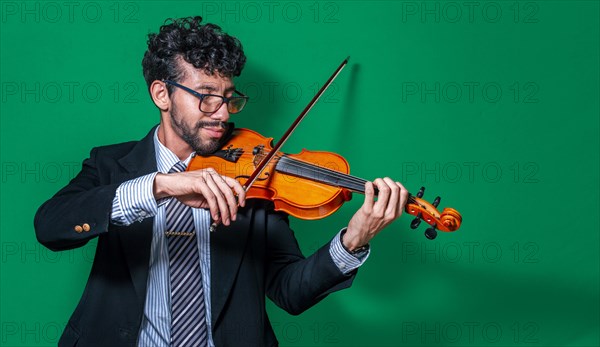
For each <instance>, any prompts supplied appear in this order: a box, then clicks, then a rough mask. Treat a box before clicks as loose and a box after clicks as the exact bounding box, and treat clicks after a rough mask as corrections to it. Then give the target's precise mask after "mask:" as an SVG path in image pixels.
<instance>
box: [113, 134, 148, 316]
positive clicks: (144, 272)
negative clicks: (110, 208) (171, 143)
mask: <svg viewBox="0 0 600 347" xmlns="http://www.w3.org/2000/svg"><path fill="white" fill-rule="evenodd" d="M155 129H156V127H154V128H152V130H150V132H149V133H148V135H146V137H144V138H143V139H142V140H141V141H139V142H138V143H137V144H136V145H135V146H134V147H133V148H132V150H131V151H130V152H129V153H128V154H127V155H125V156H124V157H123V158H121V159H119V160H118V162H119V164H120V165H121V166H122V167H123V169H124V170H123V171H120V172H116V173H115V174H114V177H113V181H114V182H125V181H128V180H130V179H134V178H137V177H140V176H143V175H147V174H149V173H151V172H155V171H156V170H157V168H156V154H155V150H154V131H155ZM153 223H154V218H146V219H144V220H143V221H142V222H141V223H134V224H133V225H131V226H130V227H128V228H127V230H120V232H118V235H119V238H120V240H121V245H122V249H123V253H124V254H125V258H126V259H127V266H128V267H129V273H130V274H131V279H132V281H133V285H134V287H135V291H136V293H137V294H138V297H139V298H140V302H141V305H142V307H143V305H144V301H145V298H146V287H147V281H148V270H149V263H150V247H151V243H152V224H153Z"/></svg>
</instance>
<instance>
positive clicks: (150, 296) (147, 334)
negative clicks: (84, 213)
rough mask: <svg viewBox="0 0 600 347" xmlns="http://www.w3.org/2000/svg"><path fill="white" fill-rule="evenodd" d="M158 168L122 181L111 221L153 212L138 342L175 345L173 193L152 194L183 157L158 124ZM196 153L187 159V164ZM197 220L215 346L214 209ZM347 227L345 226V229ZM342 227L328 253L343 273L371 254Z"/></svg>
mask: <svg viewBox="0 0 600 347" xmlns="http://www.w3.org/2000/svg"><path fill="white" fill-rule="evenodd" d="M154 148H155V152H156V165H157V169H158V171H157V172H154V173H151V174H148V175H145V176H141V177H138V178H135V179H133V180H130V181H127V182H124V183H122V184H121V185H120V186H119V187H118V189H117V193H116V195H115V198H114V200H113V206H112V213H111V222H112V223H113V224H116V225H130V224H132V223H135V222H140V221H142V220H143V219H145V218H150V217H154V223H153V227H152V243H151V250H150V264H149V265H150V267H149V273H148V288H147V294H146V302H145V306H144V315H143V317H142V324H141V327H140V331H139V335H138V343H137V344H138V346H139V347H148V346H158V347H170V341H171V331H170V330H171V306H170V301H171V291H170V286H169V283H170V281H169V253H168V250H167V240H166V237H165V235H164V233H165V225H166V221H165V204H166V202H167V201H168V199H172V198H166V199H160V200H159V201H157V200H156V199H155V198H154V195H153V185H154V178H155V177H156V175H157V174H158V173H159V172H161V173H168V172H169V170H170V169H171V168H172V167H173V165H175V164H176V163H177V162H178V161H179V158H178V157H177V156H176V155H175V154H174V153H173V152H171V151H170V150H169V149H168V148H167V147H165V146H164V145H163V144H162V143H160V141H159V140H158V127H157V128H156V131H155V132H154ZM191 158H192V155H191V154H190V156H189V157H188V158H187V159H186V160H185V161H184V163H185V164H186V165H187V164H188V163H189V162H190V160H191ZM192 211H193V215H194V225H195V227H196V232H197V241H198V250H199V252H200V267H201V271H202V284H203V288H204V301H205V307H206V326H207V328H208V341H209V346H214V343H213V340H212V329H211V310H210V307H211V306H210V232H209V226H210V224H211V222H212V221H211V216H210V212H209V211H208V210H206V209H197V208H192ZM343 230H344V229H342V231H343ZM340 235H341V231H340V232H339V233H338V235H337V236H336V237H334V238H333V240H332V241H331V243H330V247H329V253H330V254H331V256H332V258H333V261H334V263H335V264H336V265H337V267H338V268H339V269H340V271H341V272H343V273H348V272H351V271H352V270H354V269H356V268H358V267H359V266H360V265H362V264H363V263H364V261H365V260H366V259H367V258H368V256H369V253H370V251H369V250H367V251H365V252H362V253H360V254H357V255H351V254H349V253H348V252H347V251H346V250H345V249H344V247H343V246H342V243H341V237H340Z"/></svg>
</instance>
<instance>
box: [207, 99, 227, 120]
mask: <svg viewBox="0 0 600 347" xmlns="http://www.w3.org/2000/svg"><path fill="white" fill-rule="evenodd" d="M210 117H211V118H212V119H214V120H219V121H222V122H227V121H228V120H229V110H228V109H227V103H225V102H224V103H223V104H222V105H221V107H219V109H218V110H217V111H215V113H213V114H212V115H211V116H210Z"/></svg>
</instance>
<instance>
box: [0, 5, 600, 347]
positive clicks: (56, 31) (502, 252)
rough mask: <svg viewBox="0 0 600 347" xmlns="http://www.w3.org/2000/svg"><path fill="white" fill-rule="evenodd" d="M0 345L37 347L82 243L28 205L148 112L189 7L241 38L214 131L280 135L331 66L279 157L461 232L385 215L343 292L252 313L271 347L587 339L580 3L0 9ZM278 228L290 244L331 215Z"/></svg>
mask: <svg viewBox="0 0 600 347" xmlns="http://www.w3.org/2000/svg"><path fill="white" fill-rule="evenodd" d="M1 11H2V12H1V36H0V38H1V43H0V48H1V55H0V57H1V87H2V89H1V98H2V100H1V155H2V156H1V159H0V161H1V164H2V180H1V183H2V192H1V204H2V205H1V217H0V218H1V220H0V223H1V230H0V232H1V234H0V245H1V264H0V265H1V277H0V280H1V284H0V288H1V309H2V311H1V312H2V313H1V319H0V320H1V329H2V335H1V343H0V344H1V345H6V346H50V345H55V344H56V342H57V341H58V337H59V336H60V333H61V332H62V329H63V327H64V324H65V323H66V322H67V320H68V318H69V316H70V314H71V312H72V310H73V309H74V307H75V305H76V303H77V302H78V300H79V298H80V295H81V293H82V290H83V286H84V284H85V281H86V279H87V276H88V273H89V269H90V266H91V262H92V258H93V252H94V247H95V244H94V243H93V242H92V243H91V244H89V245H87V246H86V247H84V248H81V249H76V250H73V251H67V252H62V253H53V252H51V251H49V250H46V249H45V248H43V247H42V246H41V245H39V244H38V243H37V242H36V239H35V235H34V230H33V226H32V224H33V223H32V220H33V215H34V213H35V211H36V209H37V207H38V206H39V205H40V204H41V203H42V202H44V201H45V200H46V199H48V198H49V197H50V196H51V195H52V194H54V193H55V192H56V191H57V190H58V189H59V188H61V187H62V186H64V185H65V184H66V183H67V182H68V181H69V179H70V178H72V177H73V176H74V175H75V174H76V173H77V172H78V170H79V168H80V163H81V161H82V160H83V159H84V158H86V157H87V155H88V153H89V150H90V149H91V148H92V147H93V146H98V145H103V144H111V143H116V142H121V141H127V140H132V139H139V138H141V137H143V136H144V135H145V134H146V133H147V131H148V130H149V128H150V127H151V126H153V125H154V124H155V123H157V122H158V112H157V111H156V110H155V108H154V106H153V104H152V103H151V101H150V99H149V97H148V95H147V92H146V90H145V84H144V81H143V78H142V73H141V63H140V62H141V58H142V55H143V52H144V50H145V36H146V34H148V33H149V32H155V31H156V30H157V29H158V27H159V26H160V24H162V22H163V20H164V19H165V18H167V17H182V16H188V15H202V16H204V17H205V18H206V19H207V20H208V21H211V22H214V23H217V24H219V25H221V26H222V27H223V28H224V29H225V30H226V31H227V32H229V33H231V34H233V35H235V36H237V37H239V38H240V39H241V41H242V42H243V44H244V47H245V49H246V53H247V55H248V58H249V59H248V64H247V67H246V69H245V71H244V73H243V76H241V77H240V78H239V79H237V80H236V83H237V85H238V86H239V89H240V90H242V91H245V92H246V93H247V94H249V95H250V96H251V97H252V103H251V104H250V105H249V107H248V108H247V109H246V110H245V111H244V112H243V113H242V114H239V115H237V116H234V117H235V118H234V120H235V122H236V123H237V125H238V126H241V127H249V128H253V129H255V130H257V131H259V132H261V133H263V134H265V135H268V136H272V137H275V138H278V136H280V135H281V134H283V132H284V130H285V129H286V127H287V126H288V124H289V123H290V122H291V121H292V120H293V119H294V118H295V117H296V116H297V114H299V112H300V111H301V110H302V108H303V107H304V105H305V104H306V103H307V102H308V101H309V100H310V98H311V97H312V95H313V93H314V92H315V91H316V90H317V88H318V87H319V86H320V84H321V83H323V82H324V81H325V80H326V78H327V77H328V76H329V74H330V73H331V72H332V71H333V70H334V69H335V67H337V65H338V64H339V63H340V62H341V61H342V59H343V58H345V57H346V56H347V55H350V56H351V60H350V64H349V66H348V67H347V69H346V70H345V71H343V73H342V74H341V75H340V76H339V79H338V80H336V82H335V84H334V85H333V87H332V89H331V91H329V92H328V93H327V94H326V95H325V97H324V98H323V99H322V100H321V101H320V102H319V104H317V106H316V107H315V108H314V109H313V111H312V112H311V113H310V114H309V116H308V118H307V119H306V121H305V122H304V123H303V124H302V125H301V127H300V128H299V130H298V131H297V133H296V134H295V135H294V136H293V137H292V138H291V139H290V141H289V143H288V144H287V145H286V148H285V150H286V151H287V152H291V153H294V152H298V151H299V150H301V149H302V148H307V149H315V150H317V149H318V150H328V151H333V152H337V153H340V154H342V155H343V156H345V157H346V158H347V160H348V161H349V162H350V164H351V168H352V173H354V174H355V175H358V176H361V177H364V178H368V179H373V178H375V177H380V176H391V177H394V178H396V179H397V180H399V181H402V182H403V183H404V184H405V185H406V186H407V188H409V189H410V190H412V191H416V190H418V189H419V187H420V186H426V188H427V190H426V194H425V197H426V198H429V199H430V200H432V199H433V198H434V197H435V196H437V195H441V196H442V203H441V207H444V206H450V207H454V208H456V209H458V210H459V211H460V212H461V213H462V215H463V217H464V224H463V226H462V228H461V229H460V230H459V231H458V232H455V233H449V234H447V233H440V235H439V236H438V238H437V239H436V240H434V241H428V240H426V239H425V238H424V236H423V231H424V227H421V228H420V229H418V231H413V230H411V229H410V228H409V227H408V225H409V223H410V220H411V218H409V216H403V217H402V218H401V219H400V220H399V221H397V222H395V223H394V224H392V225H391V226H390V227H389V228H388V229H386V230H384V232H382V233H381V234H380V235H379V236H378V237H377V238H376V239H374V240H373V241H372V254H371V257H370V258H369V259H368V261H367V262H366V264H365V265H364V266H363V267H362V268H361V270H360V272H359V275H358V277H357V279H356V281H355V283H354V285H353V287H352V288H351V289H349V290H346V291H343V292H339V293H336V294H334V295H332V296H330V297H329V298H327V299H326V300H325V301H324V302H322V303H320V304H319V305H318V306H316V307H314V308H312V309H310V310H309V311H307V312H306V313H304V314H302V315H301V316H297V317H293V316H290V315H288V314H286V313H285V312H283V311H281V310H280V309H278V308H276V307H275V306H272V307H269V311H270V315H271V319H272V321H273V323H274V328H275V331H276V333H277V336H278V338H279V340H280V342H281V344H282V345H284V346H398V345H422V346H438V345H439V346H485V345H490V346H513V345H517V346H563V345H569V346H597V345H599V344H600V341H599V329H598V326H599V313H598V312H599V294H598V293H599V276H598V275H599V254H598V250H599V237H598V235H599V225H598V220H599V214H598V211H599V206H598V197H599V187H598V181H599V180H598V178H599V174H598V171H599V158H598V148H599V124H598V122H599V96H598V95H599V88H598V81H599V55H598V50H599V49H598V46H599V23H598V21H599V4H598V1H544V2H542V1H476V2H469V1H456V2H445V1H405V2H402V1H347V2H342V1H339V2H333V1H324V2H315V1H306V2H304V1H292V2H282V1H269V2H260V1H254V2H223V1H180V2H167V1H145V2H144V1H139V2H136V1H127V2H116V1H106V2H105V1H93V2H86V1H70V2H62V1H50V2H42V1H2V3H1ZM361 199H362V197H361V196H358V195H357V196H355V198H354V199H353V200H352V201H351V202H350V203H347V204H346V205H344V206H343V207H342V209H341V210H340V211H339V212H337V213H336V214H334V215H333V216H331V217H330V218H328V219H325V220H321V221H313V222H309V221H301V220H296V219H293V220H292V225H293V227H294V229H295V230H296V232H297V236H298V239H299V242H300V244H301V246H302V248H303V250H304V251H305V253H307V254H309V253H311V252H312V251H314V250H315V249H317V248H318V247H319V246H320V245H322V244H324V243H326V242H328V241H329V240H330V238H331V237H332V236H333V235H334V234H335V233H336V232H337V230H339V228H341V227H343V226H344V225H346V223H347V221H348V220H349V218H350V217H351V216H352V214H353V212H354V211H355V210H356V209H358V207H359V206H360V204H361Z"/></svg>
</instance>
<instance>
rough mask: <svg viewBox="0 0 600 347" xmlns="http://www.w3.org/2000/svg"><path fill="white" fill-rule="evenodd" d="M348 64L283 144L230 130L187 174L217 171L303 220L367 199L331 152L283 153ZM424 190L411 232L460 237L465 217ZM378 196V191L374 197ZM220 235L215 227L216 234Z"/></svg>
mask: <svg viewBox="0 0 600 347" xmlns="http://www.w3.org/2000/svg"><path fill="white" fill-rule="evenodd" d="M349 58H350V57H348V58H346V59H345V60H344V61H343V62H342V63H341V64H340V65H339V66H338V68H337V69H336V70H335V72H334V73H333V74H332V75H331V76H330V77H329V79H328V80H327V82H326V83H325V84H324V85H323V86H322V87H321V89H320V90H319V91H318V92H317V94H316V95H315V96H314V97H313V98H312V100H311V101H310V102H309V103H308V105H307V106H306V107H305V108H304V110H303V111H302V112H301V113H300V115H299V116H298V117H297V118H296V120H295V121H294V123H292V125H291V126H290V127H289V128H288V130H287V131H286V133H285V134H284V135H283V136H282V137H281V139H280V140H279V141H278V142H277V143H276V144H275V145H273V138H266V137H264V136H262V135H260V134H258V133H257V132H255V131H252V130H249V129H230V130H232V132H231V133H230V134H229V136H228V138H227V140H226V143H224V144H223V146H222V147H221V149H220V150H218V151H216V152H215V153H213V154H211V155H209V156H203V155H196V156H194V158H192V160H191V162H190V163H189V164H188V168H187V170H202V169H207V168H213V169H214V170H215V171H216V172H217V173H219V174H220V175H222V176H227V177H231V178H234V179H236V180H237V181H238V182H240V184H241V185H242V186H243V187H244V190H245V191H246V198H247V199H253V198H254V199H266V200H270V201H273V203H274V205H275V210H276V211H283V212H286V213H288V214H289V215H292V216H294V217H297V218H300V219H308V220H314V219H320V218H325V217H327V216H329V215H331V214H332V213H334V212H335V211H337V210H338V209H339V208H340V207H341V206H342V204H343V203H344V202H346V201H348V200H350V199H351V197H352V193H353V192H356V193H363V194H364V193H365V191H364V189H365V183H366V180H364V179H361V178H358V177H354V176H351V175H349V165H348V162H347V161H346V160H345V159H344V158H343V157H342V156H340V155H338V154H336V153H331V152H321V151H307V150H303V151H302V152H301V153H299V154H285V153H283V152H281V151H280V149H281V147H282V146H283V144H284V143H285V142H286V141H287V139H288V138H289V137H290V136H291V134H292V133H293V131H294V130H295V129H296V128H297V127H298V125H299V124H300V122H301V121H302V120H303V119H304V117H305V116H306V114H307V113H308V112H309V111H310V110H311V109H312V107H313V106H314V105H315V103H316V102H317V101H318V100H319V98H320V97H321V95H323V93H324V92H325V90H326V89H327V88H328V87H329V86H330V85H331V83H332V82H333V80H334V79H335V78H336V77H337V76H338V74H339V73H340V72H341V71H342V69H343V68H344V67H345V66H346V64H347V63H348V59H349ZM424 192H425V188H424V187H421V189H420V190H419V192H418V193H417V194H416V195H415V196H413V195H412V194H409V197H408V201H407V203H406V205H405V211H406V212H407V213H409V214H411V215H413V216H415V219H414V220H413V221H412V222H411V225H410V226H411V228H413V229H416V228H417V227H418V226H419V224H420V223H421V220H424V221H425V222H427V224H429V225H430V226H431V227H430V228H428V229H427V230H426V231H425V236H426V237H427V238H428V239H430V240H433V239H434V238H435V237H436V236H437V231H436V230H441V231H444V232H451V231H455V230H457V229H458V228H459V227H460V224H461V222H462V216H461V215H460V213H458V211H456V210H455V209H453V208H444V210H443V211H442V212H441V213H440V212H439V211H438V210H437V206H438V205H439V203H440V197H439V196H438V197H437V198H435V200H434V201H433V203H429V202H427V201H425V200H424V199H422V197H423V194H424ZM375 193H377V191H375ZM215 229H216V224H215V223H213V224H212V225H211V227H210V230H211V231H214V230H215Z"/></svg>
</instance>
